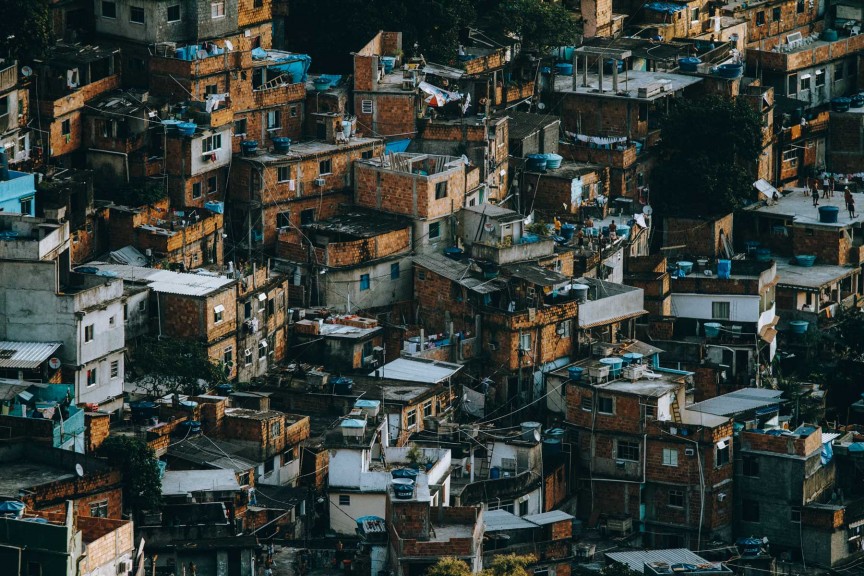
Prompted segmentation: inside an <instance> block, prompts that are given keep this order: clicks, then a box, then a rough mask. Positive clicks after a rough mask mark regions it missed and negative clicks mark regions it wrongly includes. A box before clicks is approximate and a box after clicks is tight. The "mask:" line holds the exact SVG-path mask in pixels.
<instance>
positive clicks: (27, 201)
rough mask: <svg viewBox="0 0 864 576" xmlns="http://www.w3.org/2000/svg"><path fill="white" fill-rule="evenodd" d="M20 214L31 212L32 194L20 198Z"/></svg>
mask: <svg viewBox="0 0 864 576" xmlns="http://www.w3.org/2000/svg"><path fill="white" fill-rule="evenodd" d="M21 214H33V196H30V197H29V198H22V199H21Z"/></svg>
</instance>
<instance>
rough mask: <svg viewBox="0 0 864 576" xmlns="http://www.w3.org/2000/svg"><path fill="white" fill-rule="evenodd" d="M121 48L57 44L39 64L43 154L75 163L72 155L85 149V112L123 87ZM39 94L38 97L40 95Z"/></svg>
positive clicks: (38, 100) (37, 102)
mask: <svg viewBox="0 0 864 576" xmlns="http://www.w3.org/2000/svg"><path fill="white" fill-rule="evenodd" d="M119 61H120V51H119V50H116V49H107V48H99V47H94V46H85V47H79V46H71V45H65V44H57V45H55V46H53V47H52V49H51V50H50V51H49V53H48V55H47V56H46V58H45V60H44V61H38V62H37V63H36V65H37V67H38V69H39V71H38V76H37V78H36V82H37V84H38V87H37V89H36V90H34V92H33V102H34V104H35V105H36V106H38V107H39V113H40V115H41V119H42V120H41V122H42V130H44V132H40V133H39V139H40V142H39V146H40V148H41V149H42V154H43V157H45V158H48V157H50V158H52V159H55V160H54V163H57V162H58V161H60V160H56V159H59V158H61V157H62V158H63V159H62V161H60V162H61V163H62V164H63V165H65V166H67V167H71V166H72V160H71V157H70V156H69V154H71V153H73V152H76V151H78V150H80V149H81V147H82V145H83V141H82V136H83V129H82V113H83V110H84V108H85V106H86V105H87V103H88V102H89V101H91V100H93V99H95V98H97V97H99V96H101V95H103V94H104V93H106V92H109V91H111V90H114V89H116V88H119V87H120V62H119ZM37 95H38V96H37Z"/></svg>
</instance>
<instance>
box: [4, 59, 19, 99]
mask: <svg viewBox="0 0 864 576" xmlns="http://www.w3.org/2000/svg"><path fill="white" fill-rule="evenodd" d="M7 64H9V61H8V60H0V92H8V91H9V90H12V88H14V87H15V85H16V84H18V68H17V66H18V63H17V62H15V61H14V60H12V64H11V65H9V66H6V65H7ZM4 66H6V67H5V68H4Z"/></svg>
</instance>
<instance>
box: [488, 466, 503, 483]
mask: <svg viewBox="0 0 864 576" xmlns="http://www.w3.org/2000/svg"><path fill="white" fill-rule="evenodd" d="M489 478H490V479H491V480H497V479H498V478H501V468H499V467H498V466H492V468H490V469H489Z"/></svg>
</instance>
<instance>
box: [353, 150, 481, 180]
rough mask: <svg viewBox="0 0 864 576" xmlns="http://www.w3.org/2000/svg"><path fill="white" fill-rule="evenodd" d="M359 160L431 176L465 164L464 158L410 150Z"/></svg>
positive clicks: (385, 168)
mask: <svg viewBox="0 0 864 576" xmlns="http://www.w3.org/2000/svg"><path fill="white" fill-rule="evenodd" d="M359 162H362V163H364V164H369V165H370V166H375V167H377V168H381V169H384V170H392V171H394V172H406V173H408V174H415V175H417V176H431V175H432V174H438V173H440V172H447V171H448V170H453V169H455V168H458V167H460V166H463V165H464V164H465V160H463V159H462V158H455V157H453V156H439V155H434V154H415V153H410V152H397V153H395V154H388V155H386V156H384V157H383V158H369V159H367V160H361V161H359Z"/></svg>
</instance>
